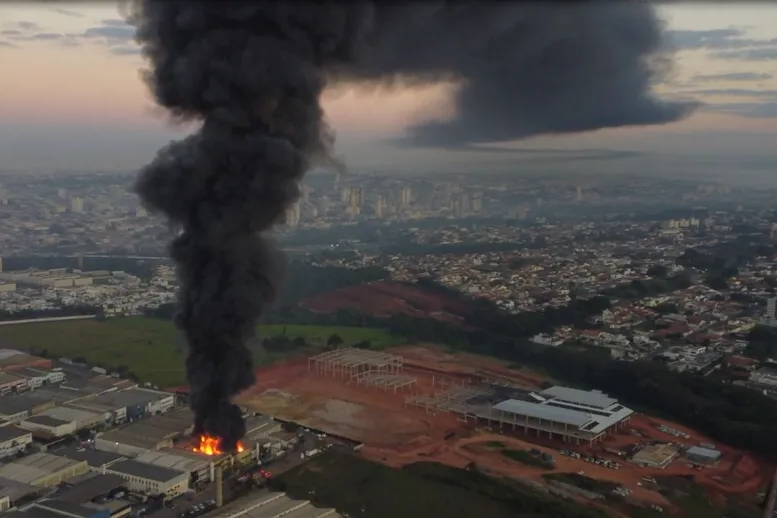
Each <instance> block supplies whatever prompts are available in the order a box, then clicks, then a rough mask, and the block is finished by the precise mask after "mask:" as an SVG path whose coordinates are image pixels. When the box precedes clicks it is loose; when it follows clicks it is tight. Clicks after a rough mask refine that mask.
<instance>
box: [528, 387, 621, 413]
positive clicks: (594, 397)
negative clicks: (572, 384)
mask: <svg viewBox="0 0 777 518" xmlns="http://www.w3.org/2000/svg"><path fill="white" fill-rule="evenodd" d="M540 395H541V396H543V397H546V398H556V399H558V400H560V401H568V402H570V403H576V404H578V405H585V406H590V407H592V408H599V409H605V408H607V407H609V406H612V405H614V404H615V403H617V402H618V400H617V399H613V398H611V397H609V396H608V395H607V394H603V393H602V392H599V391H598V390H590V391H588V390H579V389H573V388H569V387H559V386H556V387H550V388H549V389H545V390H543V391H542V392H540Z"/></svg>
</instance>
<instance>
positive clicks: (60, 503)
mask: <svg viewBox="0 0 777 518" xmlns="http://www.w3.org/2000/svg"><path fill="white" fill-rule="evenodd" d="M35 507H40V508H42V509H45V510H47V511H49V510H51V511H54V512H55V513H58V514H61V515H65V516H69V517H71V518H74V517H76V516H78V517H81V518H89V517H90V516H93V515H94V514H95V512H94V509H90V508H89V507H84V506H83V505H81V504H80V503H76V502H67V501H65V500H60V499H59V498H51V499H47V500H40V501H38V502H37V503H36V504H35Z"/></svg>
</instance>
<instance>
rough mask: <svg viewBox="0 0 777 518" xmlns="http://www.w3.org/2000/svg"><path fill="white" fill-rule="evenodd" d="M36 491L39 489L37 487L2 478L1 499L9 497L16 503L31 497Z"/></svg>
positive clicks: (0, 484)
mask: <svg viewBox="0 0 777 518" xmlns="http://www.w3.org/2000/svg"><path fill="white" fill-rule="evenodd" d="M36 491H38V488H37V487H35V486H31V485H29V484H25V483H23V482H17V481H15V480H11V479H8V478H5V477H0V498H2V497H5V496H7V497H8V498H10V499H11V502H14V501H16V500H18V499H19V498H21V497H23V496H24V495H29V494H30V493H34V492H36ZM4 518H5V517H4Z"/></svg>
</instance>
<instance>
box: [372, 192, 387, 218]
mask: <svg viewBox="0 0 777 518" xmlns="http://www.w3.org/2000/svg"><path fill="white" fill-rule="evenodd" d="M385 211H386V197H385V196H378V199H377V200H375V211H374V212H375V216H376V217H378V218H382V217H383V213H384V212H385Z"/></svg>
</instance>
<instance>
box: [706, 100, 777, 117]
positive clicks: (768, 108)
mask: <svg viewBox="0 0 777 518" xmlns="http://www.w3.org/2000/svg"><path fill="white" fill-rule="evenodd" d="M707 109H708V110H709V111H715V112H718V113H727V114H730V115H739V116H740V117H747V118H750V119H773V118H777V101H771V102H762V103H726V104H713V105H710V106H708V107H707Z"/></svg>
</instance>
